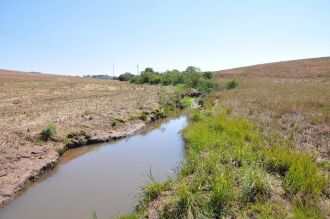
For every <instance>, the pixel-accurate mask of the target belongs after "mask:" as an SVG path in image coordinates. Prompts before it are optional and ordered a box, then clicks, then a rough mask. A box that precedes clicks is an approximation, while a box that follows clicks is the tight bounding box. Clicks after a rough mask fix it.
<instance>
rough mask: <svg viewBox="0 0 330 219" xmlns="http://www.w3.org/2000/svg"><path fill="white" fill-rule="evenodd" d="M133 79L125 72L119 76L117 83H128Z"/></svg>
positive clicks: (130, 74) (131, 75)
mask: <svg viewBox="0 0 330 219" xmlns="http://www.w3.org/2000/svg"><path fill="white" fill-rule="evenodd" d="M133 77H134V75H133V74H132V73H129V72H126V73H124V74H121V75H119V77H118V80H119V81H129V80H131V79H132V78H133Z"/></svg>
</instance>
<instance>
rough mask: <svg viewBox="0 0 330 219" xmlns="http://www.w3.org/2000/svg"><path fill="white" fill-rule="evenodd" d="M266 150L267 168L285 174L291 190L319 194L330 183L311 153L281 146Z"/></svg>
mask: <svg viewBox="0 0 330 219" xmlns="http://www.w3.org/2000/svg"><path fill="white" fill-rule="evenodd" d="M264 151H265V152H264V155H265V158H266V166H267V170H268V171H270V172H272V173H277V174H279V175H281V176H284V183H285V186H286V188H287V189H288V190H289V191H290V192H293V193H296V192H303V193H305V194H313V195H319V194H320V193H321V192H322V191H323V190H324V189H325V188H326V186H327V184H328V183H329V182H328V179H327V177H325V176H323V175H322V173H321V171H320V170H319V168H318V167H317V165H316V163H315V158H314V157H313V156H311V155H308V154H302V153H297V152H293V151H291V150H290V149H288V148H281V147H274V148H267V149H265V150H264Z"/></svg>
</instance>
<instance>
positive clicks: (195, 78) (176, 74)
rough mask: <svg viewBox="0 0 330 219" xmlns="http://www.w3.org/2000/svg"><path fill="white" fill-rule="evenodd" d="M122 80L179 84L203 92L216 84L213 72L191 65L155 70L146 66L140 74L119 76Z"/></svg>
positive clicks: (166, 84) (136, 82) (211, 88)
mask: <svg viewBox="0 0 330 219" xmlns="http://www.w3.org/2000/svg"><path fill="white" fill-rule="evenodd" d="M119 79H120V80H122V81H129V82H130V83H133V84H154V85H156V84H160V85H163V86H168V85H172V86H177V87H181V88H182V87H187V88H195V89H197V90H199V91H201V92H203V93H209V92H211V91H212V90H213V89H214V88H215V87H216V84H215V83H214V81H213V80H212V72H202V71H201V70H200V69H199V68H196V67H193V66H189V67H188V68H187V69H186V70H185V71H182V72H180V71H178V70H172V71H166V72H163V73H159V72H155V71H154V70H153V69H152V68H146V69H145V70H144V71H142V72H141V74H140V75H135V76H133V75H132V74H129V73H125V74H122V75H120V76H119Z"/></svg>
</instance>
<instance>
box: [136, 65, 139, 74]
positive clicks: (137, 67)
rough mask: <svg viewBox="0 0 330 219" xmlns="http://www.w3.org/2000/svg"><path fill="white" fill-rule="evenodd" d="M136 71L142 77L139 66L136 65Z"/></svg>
mask: <svg viewBox="0 0 330 219" xmlns="http://www.w3.org/2000/svg"><path fill="white" fill-rule="evenodd" d="M136 71H137V75H140V71H139V64H137V65H136Z"/></svg>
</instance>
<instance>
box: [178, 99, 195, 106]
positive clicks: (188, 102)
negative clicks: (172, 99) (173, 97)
mask: <svg viewBox="0 0 330 219" xmlns="http://www.w3.org/2000/svg"><path fill="white" fill-rule="evenodd" d="M192 104H193V99H192V98H191V97H184V98H182V99H181V100H180V107H181V108H187V107H190V106H191V105H192Z"/></svg>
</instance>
